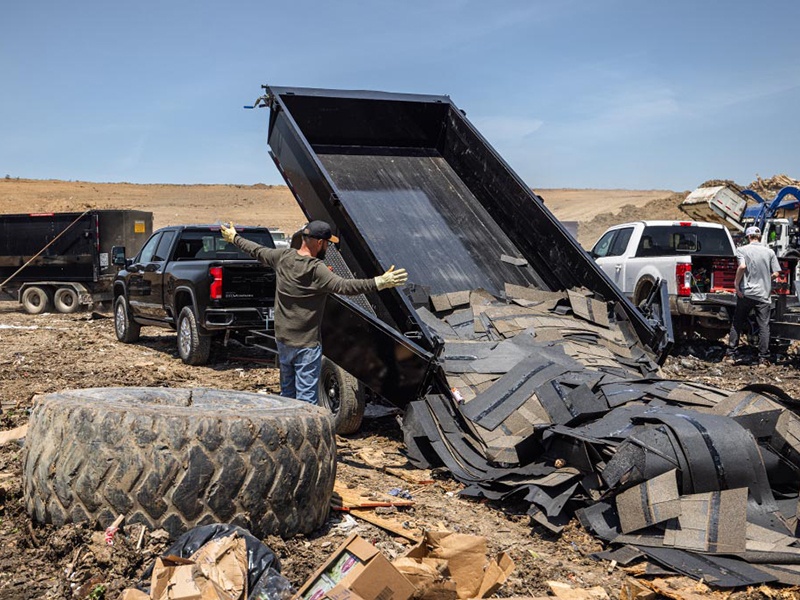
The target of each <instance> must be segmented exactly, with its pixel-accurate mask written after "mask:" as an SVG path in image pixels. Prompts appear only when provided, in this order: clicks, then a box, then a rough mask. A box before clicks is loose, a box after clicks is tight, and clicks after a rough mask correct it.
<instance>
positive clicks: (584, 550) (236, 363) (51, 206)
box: [0, 180, 800, 600]
mask: <svg viewBox="0 0 800 600" xmlns="http://www.w3.org/2000/svg"><path fill="white" fill-rule="evenodd" d="M15 182H16V184H15ZM571 193H572V192H570V194H571ZM587 193H590V194H591V195H593V196H594V197H599V196H600V195H602V194H604V193H606V192H605V191H587ZM608 193H609V194H612V192H608ZM564 194H565V195H564V200H563V202H565V203H566V204H565V205H564V207H563V210H564V211H565V214H566V211H568V210H573V208H574V207H571V206H570V205H569V202H570V200H567V198H568V197H572V198H574V196H570V194H566V192H565V193H564ZM626 194H627V195H626V196H625V198H624V199H623V200H621V204H618V205H617V206H618V208H619V209H620V210H622V213H618V214H617V215H616V216H610V215H604V214H600V215H599V216H598V214H596V213H595V214H589V213H587V214H588V215H589V217H591V218H586V219H583V221H582V223H586V224H588V226H589V227H590V228H591V227H599V226H600V224H599V223H600V221H603V222H606V221H607V222H608V224H610V223H611V222H612V221H613V219H617V221H614V222H619V221H623V220H628V219H629V218H630V215H632V214H635V213H638V212H639V211H642V210H652V203H653V202H655V203H656V204H658V205H660V206H661V207H662V208H663V210H664V211H665V212H667V211H668V210H669V209H670V206H669V202H667V201H665V200H664V198H665V197H668V196H669V194H670V193H669V192H667V193H666V196H663V197H662V198H653V197H651V192H643V193H642V194H640V195H638V196H637V200H635V202H634V200H631V197H632V196H631V195H636V193H635V192H626ZM543 195H544V196H545V199H546V203H547V205H548V206H550V208H551V209H552V210H553V211H554V212H555V213H556V214H558V213H559V211H560V210H562V205H560V203H559V200H558V199H559V193H558V191H557V190H550V191H548V192H547V193H543ZM609 202H611V201H609ZM648 203H651V204H650V206H651V208H650V209H648V208H647V206H648ZM89 207H124V208H139V209H150V210H153V211H154V212H155V214H156V226H162V225H166V224H168V223H178V222H208V221H215V220H217V219H218V218H222V219H226V220H227V219H233V220H235V221H239V222H242V223H262V224H266V225H277V226H280V227H282V228H284V229H286V230H291V229H292V228H293V227H295V226H297V225H299V224H301V223H302V222H303V217H302V214H301V213H300V211H299V210H298V209H297V207H296V205H295V204H294V201H293V199H292V197H291V195H290V194H289V192H288V191H287V190H286V189H285V188H280V187H274V188H270V187H266V186H263V187H262V186H255V187H247V186H242V187H239V186H138V185H129V184H114V185H110V184H91V183H79V182H17V181H16V180H11V181H9V180H5V181H2V180H0V212H33V211H63V210H78V209H81V210H82V209H85V208H89ZM219 207H224V210H221V209H220V208H219ZM623 207H625V208H623ZM673 208H674V207H673ZM571 214H573V215H577V216H581V213H571ZM592 218H593V219H594V220H592ZM639 218H641V217H639ZM592 241H593V240H592ZM590 243H591V242H590ZM722 353H723V347H722V346H721V345H719V344H710V343H707V342H702V341H696V342H692V343H687V344H684V345H682V346H681V347H679V348H677V349H676V350H675V352H674V354H673V356H671V357H669V358H668V360H667V363H666V365H665V368H664V374H665V376H667V377H674V378H680V379H686V380H691V381H700V382H704V383H710V384H713V385H716V386H720V387H725V388H729V389H738V388H740V387H742V386H744V385H746V384H748V383H752V382H769V383H773V384H777V385H779V386H781V387H782V388H783V389H784V390H785V391H787V392H788V393H789V394H790V395H792V396H793V397H799V396H800V378H798V367H800V356H798V354H797V352H796V350H794V349H791V348H790V349H789V350H787V351H786V352H784V353H783V354H780V355H779V356H778V357H777V361H776V364H774V365H772V366H770V367H756V366H747V365H741V366H728V365H723V364H722V363H721V362H720V359H721V357H722ZM99 386H166V387H200V386H202V387H216V388H224V389H234V390H244V391H255V392H268V393H277V392H278V390H279V387H278V375H277V371H276V369H274V368H272V367H271V366H269V365H268V364H266V363H265V361H264V356H263V355H261V354H259V353H258V352H256V351H253V350H249V349H246V348H243V347H241V346H238V345H235V344H232V345H231V346H229V347H228V348H227V349H223V348H217V349H215V350H214V354H213V355H212V361H211V363H210V365H209V366H199V367H190V366H187V365H184V364H183V363H182V362H181V360H180V358H179V357H178V355H177V351H176V348H175V335H174V333H172V332H170V331H167V330H161V329H155V328H145V329H143V337H142V340H141V342H140V343H138V344H134V345H125V344H121V343H119V342H118V341H117V339H116V337H115V335H114V331H113V322H112V320H111V319H110V318H108V317H104V316H102V315H99V314H96V313H91V312H84V313H77V314H74V315H61V314H43V315H37V316H31V315H27V314H25V313H23V312H22V311H21V310H20V309H19V307H18V305H17V304H16V303H14V302H0V408H2V413H0V431H2V430H8V429H11V428H14V427H17V426H19V425H23V424H24V423H26V422H27V419H28V413H29V410H30V408H31V406H32V402H33V399H34V397H35V396H36V395H37V394H43V393H48V392H55V391H60V390H64V389H69V388H85V387H99ZM125 433H126V432H124V431H120V432H118V434H119V435H125ZM338 457H339V462H338V473H337V478H338V479H339V480H341V481H342V482H344V483H345V484H348V485H351V486H358V487H360V488H364V489H367V490H371V491H378V492H384V493H385V492H388V491H389V490H390V489H392V488H402V489H408V490H409V491H410V493H411V495H412V496H413V499H414V501H415V505H414V506H413V507H411V508H408V509H402V510H401V511H400V514H398V515H394V516H395V517H396V518H398V519H400V520H401V521H403V522H404V523H406V525H407V526H408V527H409V528H411V529H414V528H423V527H424V528H430V529H435V528H439V527H445V528H447V529H450V530H453V531H460V532H464V533H470V534H474V535H481V536H485V537H486V538H487V540H488V545H489V548H490V551H491V553H496V552H499V551H506V552H508V553H509V554H510V555H511V557H512V558H513V560H514V561H515V563H516V568H515V570H514V572H513V574H512V575H511V577H510V579H509V580H508V581H507V582H506V583H505V584H504V585H503V586H502V587H501V589H500V591H499V592H498V595H499V596H504V597H509V596H544V595H547V594H548V592H549V588H548V586H547V581H548V580H557V581H561V582H565V583H569V584H570V585H573V586H575V587H581V588H588V587H592V586H601V587H602V588H604V589H605V590H606V591H607V592H608V593H609V594H610V596H611V597H612V598H615V599H616V598H619V595H620V589H621V588H622V585H623V582H624V581H625V579H626V578H627V577H628V573H627V572H626V571H625V570H622V569H620V568H614V569H612V568H610V566H609V564H608V563H603V562H597V561H595V560H594V559H592V558H590V556H589V555H590V554H591V553H592V552H594V551H597V550H600V549H601V544H600V543H599V542H598V541H597V540H595V539H594V538H592V537H591V536H589V535H588V534H586V533H585V532H584V531H583V529H582V528H581V527H580V526H579V525H578V524H577V522H575V521H573V523H572V524H571V525H570V526H569V527H567V529H566V530H565V532H564V533H563V534H562V535H561V536H558V537H555V536H553V535H551V534H549V533H548V532H547V531H545V530H543V529H541V528H539V527H533V526H532V525H531V523H530V520H529V518H528V517H527V516H525V514H524V511H520V510H519V509H520V507H515V506H508V505H499V504H494V503H491V502H474V501H470V500H466V499H462V498H460V497H458V495H457V492H458V490H459V489H460V488H461V485H460V484H458V483H457V482H455V481H454V480H452V479H450V478H449V477H448V476H447V474H446V473H440V472H433V473H431V474H430V480H432V483H427V484H420V485H414V484H411V483H409V482H408V481H405V480H403V479H400V478H398V477H396V476H394V475H391V474H388V473H386V472H384V471H383V470H381V469H378V468H376V467H375V466H374V465H375V464H376V460H377V462H378V463H381V462H382V463H384V464H390V465H391V464H395V463H396V464H403V463H404V462H405V459H404V457H403V444H402V435H401V432H400V428H399V426H398V424H397V423H396V421H395V418H394V417H393V416H383V417H377V418H370V419H367V420H366V421H365V423H364V426H363V427H362V430H361V431H360V432H359V433H358V434H355V435H353V436H349V437H348V438H340V439H339V441H338ZM365 457H372V459H371V460H366V458H365ZM376 457H377V458H376ZM20 461H21V447H20V445H19V444H17V443H13V442H12V443H9V444H6V445H4V446H0V539H1V540H2V544H0V600H10V599H27V598H65V599H66V598H88V597H91V598H93V599H94V600H97V598H102V597H105V598H117V597H118V596H119V591H120V590H121V589H123V588H125V587H128V586H131V585H132V584H134V583H135V582H136V581H137V579H138V577H139V575H140V574H141V572H142V571H143V570H144V568H146V567H148V566H149V565H150V564H151V563H152V562H153V560H154V558H155V557H156V556H158V555H159V553H160V552H161V551H162V550H164V549H165V547H166V546H167V541H166V539H165V537H164V535H162V534H163V532H162V533H159V532H158V531H156V532H148V533H147V534H146V535H145V537H144V540H143V544H142V548H141V549H137V548H136V545H137V539H136V538H137V534H138V533H139V532H138V528H132V531H128V530H126V529H125V528H124V527H123V529H122V530H121V532H120V533H119V534H118V535H117V537H116V538H115V540H116V541H115V544H114V545H113V546H108V545H106V544H105V543H104V541H103V531H102V527H101V526H100V525H99V524H97V523H86V524H81V525H69V526H65V527H61V528H54V527H52V526H45V525H41V524H38V523H35V522H32V521H31V519H30V518H29V517H28V515H27V513H26V511H25V509H24V501H23V497H22V490H21V477H22V474H21V462H20ZM354 531H355V532H358V533H360V534H361V535H362V536H363V537H365V538H367V539H368V540H370V541H372V542H373V543H375V544H377V545H378V547H379V548H380V549H381V550H382V551H383V552H384V553H385V554H386V555H387V556H389V557H394V556H397V555H399V554H402V553H403V552H405V550H406V549H407V547H408V543H409V542H408V541H407V540H404V539H403V538H402V537H399V536H396V535H394V534H391V533H388V532H387V531H385V530H383V529H380V528H378V527H375V526H373V525H370V524H368V523H366V522H363V521H360V520H356V521H355V525H352V523H351V519H349V518H345V517H344V516H343V514H342V513H337V512H332V513H331V516H330V518H329V520H328V523H327V524H326V526H324V527H323V528H321V529H320V530H318V531H317V532H315V533H314V534H313V535H310V536H307V537H306V536H297V537H295V538H292V539H289V540H281V539H279V538H276V537H270V538H268V539H267V540H265V542H266V543H267V544H268V545H269V546H270V547H271V548H272V549H273V550H274V551H275V552H276V553H277V554H278V555H279V557H280V559H281V563H282V572H283V574H284V575H285V576H286V577H287V578H288V579H289V580H290V581H291V582H292V583H293V584H294V585H295V586H297V587H299V585H300V584H302V582H303V581H304V580H305V578H306V577H307V576H308V575H309V574H310V573H311V572H312V571H313V570H314V569H315V568H316V567H317V566H319V565H320V564H321V563H322V562H323V561H324V560H325V558H326V557H327V556H328V555H329V554H330V553H331V552H332V550H333V549H335V548H336V546H337V545H338V544H339V543H340V542H341V541H343V540H344V539H345V537H346V536H347V535H348V534H349V533H352V532H354ZM101 589H104V590H105V595H104V596H103V595H102V593H101V592H100V590H101ZM92 594H94V595H92ZM731 597H732V598H739V599H743V598H766V597H768V596H767V592H764V591H758V590H745V591H739V592H737V593H735V594H734V595H733V596H731Z"/></svg>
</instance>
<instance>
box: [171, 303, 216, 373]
mask: <svg viewBox="0 0 800 600" xmlns="http://www.w3.org/2000/svg"><path fill="white" fill-rule="evenodd" d="M178 354H179V355H180V357H181V360H183V362H185V363H186V364H187V365H204V364H206V363H207V362H208V357H209V355H210V354H211V336H210V335H202V334H201V333H200V328H199V327H198V326H197V317H195V316H194V310H192V307H191V306H184V307H183V308H182V309H181V312H180V314H179V315H178Z"/></svg>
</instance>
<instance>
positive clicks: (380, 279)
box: [375, 265, 408, 291]
mask: <svg viewBox="0 0 800 600" xmlns="http://www.w3.org/2000/svg"><path fill="white" fill-rule="evenodd" d="M406 281H408V273H407V272H406V270H405V269H397V271H395V270H394V265H392V266H391V267H389V270H388V271H386V273H384V274H383V275H378V276H377V277H376V278H375V285H377V286H378V291H380V290H385V289H386V288H393V287H397V286H400V285H403V284H404V283H405V282H406Z"/></svg>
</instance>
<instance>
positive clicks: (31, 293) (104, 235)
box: [0, 210, 153, 314]
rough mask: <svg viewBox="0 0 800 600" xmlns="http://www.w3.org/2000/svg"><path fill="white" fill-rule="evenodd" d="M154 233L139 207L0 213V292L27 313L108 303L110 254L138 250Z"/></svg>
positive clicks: (150, 219)
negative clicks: (59, 211)
mask: <svg viewBox="0 0 800 600" xmlns="http://www.w3.org/2000/svg"><path fill="white" fill-rule="evenodd" d="M152 233H153V213H151V212H145V211H140V210H87V211H84V212H83V213H78V212H68V213H31V214H7V215H0V292H2V293H3V295H5V296H6V297H10V298H12V299H14V300H18V301H19V302H20V303H21V304H22V306H23V308H24V309H25V310H26V311H27V312H29V313H31V314H38V313H42V312H45V311H48V310H51V309H52V308H55V310H57V311H58V312H62V313H71V312H75V311H76V310H78V309H79V308H80V307H81V306H85V305H89V304H96V303H103V302H110V301H111V300H112V299H113V291H112V290H113V282H114V278H115V277H116V274H117V272H118V271H119V268H120V267H119V266H117V265H115V264H114V260H113V256H114V254H120V255H122V256H124V255H125V253H126V252H127V253H128V254H129V255H132V254H136V252H138V251H139V249H140V248H141V246H142V244H143V243H144V242H145V240H147V238H148V237H150V234H152Z"/></svg>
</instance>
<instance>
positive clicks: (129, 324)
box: [114, 296, 142, 344]
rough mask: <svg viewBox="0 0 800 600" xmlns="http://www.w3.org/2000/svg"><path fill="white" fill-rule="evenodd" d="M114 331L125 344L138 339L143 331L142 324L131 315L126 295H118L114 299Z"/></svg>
mask: <svg viewBox="0 0 800 600" xmlns="http://www.w3.org/2000/svg"><path fill="white" fill-rule="evenodd" d="M114 332H115V333H116V334H117V339H118V340H119V341H120V342H123V343H125V344H132V343H133V342H135V341H137V340H138V339H139V335H140V334H141V332H142V326H141V325H139V323H137V322H136V321H134V320H133V318H132V317H131V311H130V310H129V309H128V301H127V300H125V296H117V299H116V300H115V301H114Z"/></svg>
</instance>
